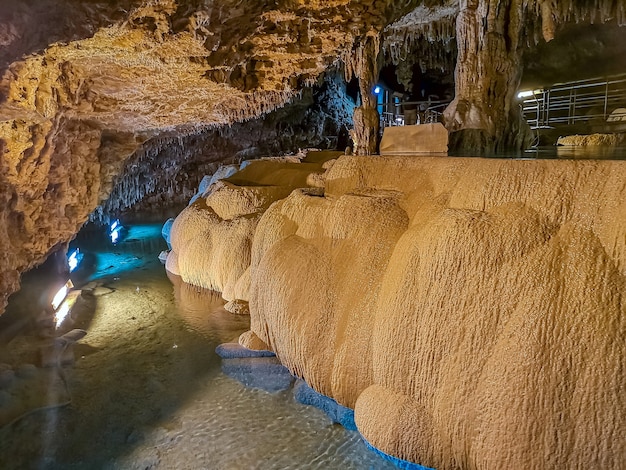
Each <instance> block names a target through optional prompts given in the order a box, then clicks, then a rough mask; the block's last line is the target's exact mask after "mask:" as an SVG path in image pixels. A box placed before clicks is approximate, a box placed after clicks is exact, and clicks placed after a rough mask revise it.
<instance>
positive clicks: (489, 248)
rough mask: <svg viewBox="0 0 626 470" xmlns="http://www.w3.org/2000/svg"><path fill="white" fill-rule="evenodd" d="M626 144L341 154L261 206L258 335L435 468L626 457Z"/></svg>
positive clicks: (256, 265) (395, 448) (568, 463)
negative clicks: (316, 180)
mask: <svg viewBox="0 0 626 470" xmlns="http://www.w3.org/2000/svg"><path fill="white" fill-rule="evenodd" d="M624 188H626V162H623V161H612V162H609V161H585V162H574V161H512V160H508V161H498V160H479V159H448V158H425V157H424V158H415V157H414V158H410V157H373V158H366V157H347V156H343V157H341V158H339V159H338V160H337V162H336V163H335V164H334V165H333V167H332V168H331V169H330V170H329V172H328V173H327V175H326V183H325V196H324V197H319V195H317V194H308V193H306V192H302V191H296V192H294V193H292V194H291V195H290V196H289V197H288V198H286V199H284V200H282V201H279V202H277V203H275V204H273V205H272V206H271V207H270V208H269V209H268V210H267V211H266V212H265V214H264V215H263V216H262V217H261V220H260V221H259V224H258V227H257V230H256V234H255V237H254V240H253V243H252V258H251V261H252V264H251V266H250V286H251V287H250V293H249V300H250V312H251V330H252V331H251V333H247V334H245V335H244V336H242V338H241V340H240V341H241V342H242V344H243V345H246V346H247V345H249V342H250V339H251V338H253V339H255V341H256V342H257V347H258V345H259V344H260V345H264V348H263V349H270V350H273V351H275V352H276V354H277V356H278V357H279V358H280V360H281V362H282V363H283V364H285V365H286V366H287V367H288V368H289V369H290V370H291V371H292V373H293V374H294V375H296V376H298V377H302V378H304V380H305V381H306V382H307V383H309V384H310V385H311V386H312V387H313V388H314V389H315V390H317V391H318V392H320V393H322V394H324V395H327V396H329V397H331V398H333V399H335V400H336V401H337V402H338V403H340V404H342V405H345V406H347V407H351V408H354V409H355V420H356V424H357V427H358V430H359V431H360V432H361V433H362V434H363V436H364V438H365V439H366V440H367V441H368V442H369V443H370V444H372V445H373V446H374V447H376V448H378V449H380V450H382V451H384V452H385V453H387V454H391V455H393V456H395V457H398V458H400V459H403V460H408V461H411V462H417V463H420V464H422V465H426V466H428V467H434V468H437V469H454V468H489V469H501V468H536V469H540V468H591V467H599V468H607V469H609V468H610V469H618V468H621V467H622V464H623V462H624V459H626V441H624V439H622V438H621V436H623V432H624V429H626V402H625V401H624V399H623V393H622V385H623V383H625V381H626V376H625V375H624V374H625V369H624V355H625V352H626V351H625V350H624V347H625V346H624V338H625V337H626V301H625V299H624V292H625V287H626V243H625V241H624V236H623V235H624V233H625V232H626V206H625V204H624V201H625V200H626V199H625V198H624V196H626V194H624V190H625V189H624Z"/></svg>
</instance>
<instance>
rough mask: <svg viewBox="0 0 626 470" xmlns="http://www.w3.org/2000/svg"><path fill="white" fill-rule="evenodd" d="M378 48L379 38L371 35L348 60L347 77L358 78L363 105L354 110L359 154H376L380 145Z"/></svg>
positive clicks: (354, 132) (355, 137)
mask: <svg viewBox="0 0 626 470" xmlns="http://www.w3.org/2000/svg"><path fill="white" fill-rule="evenodd" d="M379 49H380V42H379V35H378V33H374V32H372V33H370V34H368V35H367V36H366V37H365V39H364V40H363V42H362V43H361V44H360V45H359V47H358V48H357V49H356V50H354V51H353V52H352V55H351V56H350V57H348V59H347V60H346V61H345V62H346V73H347V75H348V77H352V76H356V77H357V78H358V79H359V89H360V92H361V106H359V107H357V108H355V109H354V130H353V131H352V140H353V141H354V153H355V154H356V155H372V154H375V153H376V150H377V146H378V131H379V127H380V116H379V114H378V109H377V100H376V96H375V95H374V91H373V90H374V86H375V85H376V80H377V79H378V71H379V68H378V52H379Z"/></svg>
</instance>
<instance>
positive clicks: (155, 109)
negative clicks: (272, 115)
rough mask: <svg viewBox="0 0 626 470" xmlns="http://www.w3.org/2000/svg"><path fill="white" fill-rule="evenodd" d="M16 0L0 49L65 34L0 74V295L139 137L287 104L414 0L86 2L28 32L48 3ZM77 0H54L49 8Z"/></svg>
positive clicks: (114, 171) (92, 202)
mask: <svg viewBox="0 0 626 470" xmlns="http://www.w3.org/2000/svg"><path fill="white" fill-rule="evenodd" d="M82 3H85V2H82ZM14 4H15V2H10V5H9V4H6V3H3V4H2V5H0V6H1V7H2V8H1V10H0V13H1V14H0V19H1V20H2V25H1V26H2V27H1V28H0V37H1V38H2V42H3V44H6V45H7V46H10V48H11V51H9V52H6V53H3V56H2V60H3V61H4V62H5V63H6V62H8V61H11V60H15V59H17V58H18V57H20V54H23V53H27V52H31V51H38V50H40V49H41V48H42V47H44V45H45V44H49V42H47V41H53V40H57V39H61V40H65V41H70V42H67V43H64V42H59V43H54V44H51V45H49V46H48V47H47V48H46V49H45V50H44V51H43V52H41V53H38V54H36V55H31V56H26V57H23V58H20V59H19V60H15V61H14V62H12V63H11V64H10V66H8V68H7V70H6V72H5V73H4V75H3V77H2V79H1V80H0V96H1V97H2V98H1V100H0V136H1V139H0V148H1V149H2V160H0V166H2V168H3V169H5V170H3V171H2V173H0V189H1V190H2V192H1V194H2V196H1V197H2V201H1V204H0V226H1V227H2V230H3V231H7V232H8V231H10V232H11V233H7V234H6V235H7V236H5V237H2V238H0V253H2V255H0V256H2V257H3V261H2V264H1V266H0V268H1V273H2V275H1V277H0V279H1V281H0V292H1V293H2V294H1V295H0V309H2V308H3V307H4V304H5V301H6V297H7V296H8V294H9V293H10V292H12V291H14V290H16V288H17V285H18V277H19V273H20V272H21V271H23V270H25V269H28V268H29V267H32V266H33V265H35V264H36V263H38V262H40V261H41V260H42V259H43V258H44V257H45V255H46V254H47V253H48V252H49V250H50V249H51V248H52V247H54V246H55V245H57V244H58V243H64V242H67V241H68V240H69V239H70V238H71V237H72V236H73V235H74V234H75V233H76V231H77V230H78V228H79V227H80V225H81V224H82V223H83V222H84V221H85V220H86V219H87V217H88V215H89V213H90V212H91V211H92V210H93V209H94V208H95V207H96V206H97V205H98V203H99V202H100V201H102V200H104V199H105V198H106V197H107V196H108V194H109V193H110V191H111V188H112V185H113V180H114V179H115V177H116V175H118V174H119V173H120V171H121V170H122V168H123V166H124V160H125V159H126V158H127V157H128V156H130V155H132V154H133V152H135V150H136V149H137V148H138V147H139V145H140V144H142V143H143V142H145V141H146V140H147V139H149V138H152V137H154V136H155V135H158V134H159V133H162V132H163V131H169V132H176V133H180V134H189V133H193V132H197V131H198V130H201V129H204V128H206V127H211V126H219V125H228V124H232V123H235V122H240V121H244V120H247V119H251V118H256V117H259V116H260V115H262V114H264V113H266V112H269V111H271V110H273V109H276V108H277V107H280V106H282V105H284V104H285V103H286V102H287V101H288V100H289V99H291V98H292V97H294V96H295V95H296V94H297V93H298V92H299V91H300V90H301V89H302V88H303V87H304V86H305V85H312V84H313V83H314V82H315V81H316V80H317V78H318V76H319V75H320V74H321V73H322V72H323V71H324V70H325V69H327V68H328V67H329V66H331V65H333V64H334V63H335V62H336V61H337V58H338V56H340V55H342V54H343V52H347V53H349V51H350V50H351V49H352V47H353V46H355V47H356V46H358V44H359V41H360V39H361V36H363V37H365V34H366V33H367V32H369V31H370V30H375V31H380V30H382V29H383V28H384V26H385V25H386V24H388V23H389V22H391V21H393V20H395V19H396V18H397V17H398V16H401V15H402V14H403V13H404V12H406V11H408V10H409V9H410V8H411V5H410V4H407V3H406V2H400V1H396V0H384V1H378V2H376V3H375V4H374V5H372V4H371V3H370V2H359V1H349V0H336V1H332V2H300V1H297V2H290V1H289V2H285V1H279V2H271V4H270V3H268V4H265V3H264V2H257V1H252V0H244V1H241V0H221V1H219V2H217V1H215V2H214V1H208V2H196V1H192V0H155V1H152V0H150V1H148V0H144V1H136V2H131V1H128V2H123V1H119V2H113V3H108V4H104V3H103V4H102V5H100V4H98V3H96V2H93V4H91V2H90V5H86V6H81V7H79V8H77V9H76V13H77V16H76V17H74V16H72V15H71V14H68V15H67V18H66V19H64V20H63V21H61V22H59V24H57V25H46V26H44V27H42V28H41V29H40V30H38V33H37V34H36V35H35V37H33V36H32V35H31V31H30V30H31V29H32V28H33V24H34V23H38V22H40V21H41V20H42V18H41V15H42V12H43V11H46V12H47V11H48V10H54V9H55V6H56V4H55V3H53V2H46V4H45V5H44V4H42V6H38V5H37V4H36V2H32V3H30V2H27V3H26V2H25V3H24V4H23V5H20V6H19V7H18V8H17V9H14V8H13V5H14ZM77 4H79V2H73V1H70V0H68V1H65V2H59V5H60V8H59V10H58V13H59V14H60V15H61V16H63V15H62V13H63V12H64V11H68V10H70V11H72V9H73V7H74V6H76V5H77ZM56 12H57V11H56V10H55V13H54V14H56ZM54 14H48V13H46V15H49V16H48V17H51V16H53V15H54ZM70 17H71V18H72V19H76V20H77V21H76V22H73V21H71V20H70V19H69V18H70ZM32 18H34V19H32ZM42 22H43V21H42ZM109 24H110V26H109ZM98 27H99V29H98V30H97V31H95V29H96V28H98ZM92 31H95V32H93V34H92ZM31 38H32V39H31ZM77 38H84V39H78V40H74V39H77ZM348 56H349V54H348ZM49 169H50V170H49ZM94 176H95V178H94ZM71 179H74V180H75V182H74V184H71V185H70V183H69V182H70V180H71ZM85 183H88V184H85ZM77 202H78V203H77ZM17 234H19V236H18V235H17Z"/></svg>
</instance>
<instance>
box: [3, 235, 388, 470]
mask: <svg viewBox="0 0 626 470" xmlns="http://www.w3.org/2000/svg"><path fill="white" fill-rule="evenodd" d="M77 243H78V244H81V243H82V246H81V249H82V250H83V251H84V252H85V253H86V257H85V259H86V264H87V265H89V266H85V267H83V268H82V271H79V275H78V276H76V283H77V284H82V283H86V282H90V281H91V282H92V284H91V285H90V286H88V287H89V288H90V289H91V294H85V295H83V300H82V301H81V303H80V305H78V308H76V309H75V310H74V311H73V319H72V320H71V321H72V322H73V323H72V324H69V323H68V324H67V325H66V324H64V325H63V326H62V328H63V329H64V330H67V329H70V328H84V329H86V330H87V331H88V334H87V336H86V337H85V338H84V339H82V340H81V341H80V342H79V343H78V344H77V345H76V347H75V357H76V362H75V364H74V365H73V366H69V367H65V368H63V371H64V373H63V377H62V378H63V380H64V381H65V383H66V386H67V391H68V393H69V398H70V403H69V404H68V405H65V406H61V407H57V408H53V409H51V410H47V411H43V410H39V411H33V412H31V413H30V414H28V415H26V416H25V417H23V418H22V419H20V420H18V421H17V422H15V423H14V424H9V425H6V426H4V427H3V428H2V429H0V468H2V469H28V468H40V469H99V468H104V469H135V468H136V469H147V468H148V469H157V468H162V469H172V468H176V469H203V468H204V469H317V468H319V469H386V468H395V467H393V466H392V465H391V464H390V463H388V462H386V461H384V460H383V459H382V458H380V457H379V456H377V455H376V454H374V453H373V452H371V451H369V450H368V449H367V448H366V446H365V444H364V443H363V441H362V440H361V438H360V436H359V435H358V433H356V432H352V431H347V430H345V429H344V428H342V427H341V426H339V425H334V424H332V423H331V421H330V420H329V419H328V418H327V417H326V415H325V414H324V413H323V412H321V411H320V410H318V409H316V408H313V407H310V406H305V405H301V404H299V403H297V402H296V401H295V400H294V398H293V392H292V390H291V389H288V390H285V391H282V392H278V393H268V392H265V391H263V390H259V389H253V388H247V387H245V386H243V385H242V384H241V383H239V382H238V381H237V380H235V379H233V378H231V377H229V376H227V375H225V374H224V373H222V370H221V360H220V359H219V358H218V357H217V355H216V354H215V351H214V350H215V347H216V346H217V345H218V344H220V343H222V342H226V341H231V340H235V339H236V338H237V337H238V335H239V334H240V333H241V332H243V331H245V330H246V329H247V328H248V325H249V323H248V322H249V318H248V317H245V316H236V315H232V314H230V313H229V312H227V311H225V310H224V309H223V308H222V307H223V301H222V300H221V298H220V297H219V295H216V294H215V293H212V292H209V291H206V290H203V289H198V288H195V287H192V286H188V285H184V284H182V285H173V284H172V282H170V280H169V279H168V278H167V275H166V273H165V270H164V269H163V266H162V265H161V264H160V263H159V262H158V260H157V255H158V253H159V251H160V250H161V249H163V248H164V243H163V241H162V240H161V238H160V225H142V226H133V227H130V231H129V233H128V234H127V236H126V238H125V239H124V240H123V241H122V242H121V243H119V244H118V245H116V246H112V245H111V244H110V243H108V242H107V241H106V239H104V238H103V237H102V236H101V234H98V233H97V232H93V233H90V234H86V235H85V234H82V235H81V236H79V237H78V239H77ZM93 282H95V284H94V283H93ZM31 285H35V287H37V285H36V282H33V283H31ZM38 287H39V288H40V289H44V287H45V286H38ZM38 341H41V340H39V339H37V338H36V337H34V336H29V335H28V334H26V335H24V334H22V335H19V336H18V337H17V338H15V339H14V340H13V341H12V342H11V343H10V348H9V350H10V351H11V353H7V352H6V351H5V354H4V356H3V358H2V361H5V362H10V361H13V362H14V363H16V362H20V361H21V362H27V361H28V360H30V358H31V357H30V356H28V355H26V356H22V357H20V356H19V354H18V353H19V352H20V351H30V349H29V347H30V346H32V345H33V344H36V343H37V342H38ZM31 349H32V348H31ZM25 354H26V353H25ZM20 380H21V379H20ZM57 385H58V384H57ZM61 388H62V387H61ZM59 390H60V389H58V388H57V390H56V391H54V390H50V393H56V392H59ZM61 391H62V390H61ZM44 398H47V399H49V400H51V401H53V398H54V397H52V396H49V397H44ZM15 399H16V400H17V398H15ZM24 411H25V412H28V411H29V410H28V409H25V410H24Z"/></svg>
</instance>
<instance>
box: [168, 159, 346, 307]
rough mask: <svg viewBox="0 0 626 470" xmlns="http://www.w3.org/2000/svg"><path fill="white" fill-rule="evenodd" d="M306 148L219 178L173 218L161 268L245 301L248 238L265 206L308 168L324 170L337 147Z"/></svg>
mask: <svg viewBox="0 0 626 470" xmlns="http://www.w3.org/2000/svg"><path fill="white" fill-rule="evenodd" d="M317 154H318V155H317V157H315V155H316V152H313V153H311V154H310V155H311V157H310V159H309V160H308V161H307V159H306V158H305V159H304V160H303V163H295V162H296V161H299V159H293V158H292V159H285V158H279V159H275V160H273V159H263V160H257V161H252V162H250V163H249V164H248V165H246V166H245V168H243V169H242V170H240V171H238V172H237V173H235V174H234V175H232V176H231V177H229V178H226V179H224V180H219V181H218V182H217V183H216V184H215V185H214V186H213V187H212V190H211V192H210V194H209V195H208V196H207V197H206V198H205V199H202V198H200V199H198V200H197V201H196V202H194V203H193V204H191V205H190V206H189V207H187V208H186V209H184V210H183V211H182V212H181V213H180V214H179V215H178V217H177V218H176V220H175V221H174V224H173V226H172V230H171V235H170V237H171V238H170V241H171V244H172V250H171V252H170V253H169V255H168V259H167V263H166V269H167V270H168V271H170V272H172V273H174V274H177V275H180V276H181V277H182V279H183V281H185V282H188V283H190V284H193V285H196V286H200V287H204V288H207V289H212V290H215V291H218V292H221V293H222V296H223V297H224V299H226V300H229V301H230V300H237V299H238V300H243V301H247V300H248V296H249V285H250V269H249V268H250V263H251V249H252V239H253V237H254V233H255V231H256V227H257V224H258V221H259V219H260V217H261V214H263V213H264V212H265V211H266V210H267V208H268V207H270V205H271V204H272V203H274V202H275V201H278V200H280V199H283V198H284V197H286V196H287V195H289V193H290V192H291V191H293V190H294V189H296V188H298V187H305V186H307V180H308V177H309V175H310V174H311V173H314V172H320V171H323V169H322V165H323V164H324V162H325V161H326V160H329V159H331V158H333V157H334V156H336V152H335V153H332V152H318V153H317Z"/></svg>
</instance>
